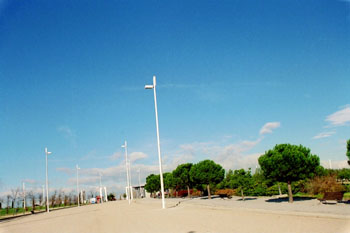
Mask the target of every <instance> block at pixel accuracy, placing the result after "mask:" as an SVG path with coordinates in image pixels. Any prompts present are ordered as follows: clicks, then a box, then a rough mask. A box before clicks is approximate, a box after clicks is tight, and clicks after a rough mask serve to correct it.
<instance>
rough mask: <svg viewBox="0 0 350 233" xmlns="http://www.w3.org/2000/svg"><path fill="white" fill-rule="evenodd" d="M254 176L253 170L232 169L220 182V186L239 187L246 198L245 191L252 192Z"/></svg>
mask: <svg viewBox="0 0 350 233" xmlns="http://www.w3.org/2000/svg"><path fill="white" fill-rule="evenodd" d="M253 183H254V180H253V177H252V175H251V170H250V169H249V170H247V171H245V170H244V169H239V170H235V171H232V170H231V169H230V170H229V171H228V172H227V174H226V177H225V179H224V180H223V181H222V182H221V183H220V184H219V187H222V186H223V187H222V188H230V189H239V190H240V191H241V196H242V199H243V200H244V192H248V193H249V194H251V193H252V190H251V189H252V187H253Z"/></svg>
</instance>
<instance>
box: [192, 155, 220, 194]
mask: <svg viewBox="0 0 350 233" xmlns="http://www.w3.org/2000/svg"><path fill="white" fill-rule="evenodd" d="M224 176H225V170H224V169H223V168H222V167H221V165H219V164H216V163H215V162H214V161H212V160H203V161H201V162H199V163H197V164H195V165H193V166H192V168H191V170H190V177H191V181H192V182H194V183H196V184H200V185H207V189H208V196H209V198H211V196H210V186H213V185H217V184H218V183H220V182H221V181H222V180H223V179H224Z"/></svg>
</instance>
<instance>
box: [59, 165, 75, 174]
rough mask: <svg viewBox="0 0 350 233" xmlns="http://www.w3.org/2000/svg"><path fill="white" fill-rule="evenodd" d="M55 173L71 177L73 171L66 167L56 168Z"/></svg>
mask: <svg viewBox="0 0 350 233" xmlns="http://www.w3.org/2000/svg"><path fill="white" fill-rule="evenodd" d="M56 171H58V172H63V173H66V174H67V175H71V174H73V173H74V169H72V168H68V167H58V168H56Z"/></svg>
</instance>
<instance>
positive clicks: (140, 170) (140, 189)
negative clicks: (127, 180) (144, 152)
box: [139, 168, 141, 198]
mask: <svg viewBox="0 0 350 233" xmlns="http://www.w3.org/2000/svg"><path fill="white" fill-rule="evenodd" d="M140 171H141V170H140V168H139V198H141V179H140Z"/></svg>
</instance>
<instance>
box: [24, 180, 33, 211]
mask: <svg viewBox="0 0 350 233" xmlns="http://www.w3.org/2000/svg"><path fill="white" fill-rule="evenodd" d="M22 185H23V209H24V213H25V212H26V186H25V184H24V181H23V183H22ZM33 210H34V208H33Z"/></svg>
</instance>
